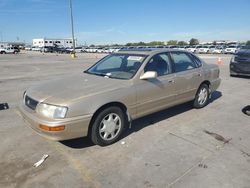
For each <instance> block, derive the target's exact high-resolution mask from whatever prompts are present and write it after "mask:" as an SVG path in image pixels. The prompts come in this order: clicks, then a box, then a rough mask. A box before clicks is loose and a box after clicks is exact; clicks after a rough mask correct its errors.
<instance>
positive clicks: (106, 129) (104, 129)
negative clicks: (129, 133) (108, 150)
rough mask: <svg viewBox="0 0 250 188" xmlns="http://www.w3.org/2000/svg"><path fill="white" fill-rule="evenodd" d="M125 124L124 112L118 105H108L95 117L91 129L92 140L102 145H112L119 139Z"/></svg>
mask: <svg viewBox="0 0 250 188" xmlns="http://www.w3.org/2000/svg"><path fill="white" fill-rule="evenodd" d="M124 125H125V115H124V112H123V111H122V110H121V109H120V108H119V107H116V106H112V107H108V108H106V109H104V110H103V111H101V112H100V113H99V114H98V115H97V117H96V118H95V120H94V122H93V126H92V129H91V140H92V142H93V143H94V144H97V145H100V146H106V145H110V144H112V143H114V142H116V141H117V140H118V139H119V136H120V135H121V133H122V131H123V129H124Z"/></svg>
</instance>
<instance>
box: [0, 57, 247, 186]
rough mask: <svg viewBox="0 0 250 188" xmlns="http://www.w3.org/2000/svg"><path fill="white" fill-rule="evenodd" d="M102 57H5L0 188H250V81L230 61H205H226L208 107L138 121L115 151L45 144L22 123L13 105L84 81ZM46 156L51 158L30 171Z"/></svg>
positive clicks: (0, 66) (85, 144) (81, 142)
mask: <svg viewBox="0 0 250 188" xmlns="http://www.w3.org/2000/svg"><path fill="white" fill-rule="evenodd" d="M102 56H103V55H99V54H80V55H78V58H77V59H71V58H70V57H69V55H58V56H57V55H55V54H45V55H42V54H40V53H35V52H30V53H22V54H18V55H0V71H1V72H0V86H1V87H0V103H4V102H8V103H9V106H10V109H8V110H2V111H0V135H1V136H0V143H1V144H0V156H1V158H0V187H6V188H9V187H23V188H33V187H46V188H48V187H60V188H61V187H76V188H78V187H79V188H80V187H83V188H85V187H107V188H109V187H115V188H118V187H126V188H127V187H133V188H134V187H157V188H161V187H176V188H177V187H185V188H186V187H190V188H195V187H197V188H200V187H202V188H206V187H213V188H215V187H220V188H221V187H225V188H230V187H232V188H235V187H245V188H247V187H250V137H249V134H250V117H249V116H247V115H245V114H243V113H242V112H241V109H242V108H243V107H244V106H246V105H249V104H250V98H249V96H250V79H248V78H238V77H230V76H229V68H228V64H229V61H230V58H231V56H230V55H201V57H202V58H203V59H204V60H205V61H206V62H207V63H215V62H216V59H217V57H221V59H222V65H220V69H221V78H222V84H221V86H220V88H219V89H218V91H217V92H215V93H214V94H213V96H212V99H211V103H210V104H209V105H208V106H207V107H206V108H204V109H200V110H196V109H193V108H192V107H191V105H190V104H183V105H180V106H177V107H174V108H171V109H168V110H164V111H161V112H158V113H155V114H153V115H150V116H147V117H145V118H142V119H139V120H136V121H134V122H133V124H132V129H130V130H128V131H126V132H125V133H124V135H123V138H122V139H121V140H120V141H119V142H117V143H115V144H113V145H111V146H108V147H100V146H95V145H92V144H91V143H90V141H89V140H88V139H86V138H80V139H76V140H70V141H64V142H54V141H50V140H46V139H45V138H43V137H41V136H39V135H37V134H36V133H35V132H34V131H33V130H31V129H30V128H28V127H27V126H26V125H25V124H24V122H23V121H22V119H21V117H20V116H19V115H18V113H17V111H16V106H17V105H18V103H19V102H20V101H21V99H22V95H23V91H24V90H25V89H26V88H27V87H30V86H32V85H35V84H39V82H40V81H42V80H51V79H54V78H56V77H61V76H64V75H69V74H73V73H79V74H81V72H82V71H83V70H84V69H85V68H86V67H88V66H89V65H91V64H93V63H94V62H95V61H96V60H97V59H99V58H101V57H102ZM204 130H208V131H210V132H214V133H217V134H219V135H221V136H223V137H224V138H225V139H231V140H230V141H229V143H226V144H224V143H223V142H221V141H219V140H217V139H215V137H216V135H215V137H214V136H213V135H209V134H206V133H205V132H204ZM217 137H219V136H218V135H217ZM122 142H125V144H121V143H122ZM43 154H48V155H49V157H48V159H47V160H46V161H45V162H44V163H43V164H42V165H41V166H40V167H38V168H35V167H33V166H32V165H33V164H34V163H35V162H37V161H38V160H40V158H41V157H42V156H43Z"/></svg>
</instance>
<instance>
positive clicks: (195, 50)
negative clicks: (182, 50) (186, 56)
mask: <svg viewBox="0 0 250 188" xmlns="http://www.w3.org/2000/svg"><path fill="white" fill-rule="evenodd" d="M201 47H202V46H201V45H196V46H190V47H189V48H187V51H189V52H192V53H196V52H198V50H199V48H201Z"/></svg>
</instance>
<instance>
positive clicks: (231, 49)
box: [224, 45, 239, 54]
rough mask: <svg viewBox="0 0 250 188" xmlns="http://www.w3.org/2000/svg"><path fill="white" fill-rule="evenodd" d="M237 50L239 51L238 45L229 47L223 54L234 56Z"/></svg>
mask: <svg viewBox="0 0 250 188" xmlns="http://www.w3.org/2000/svg"><path fill="white" fill-rule="evenodd" d="M237 50H239V46H238V45H230V46H228V47H227V48H226V49H225V51H224V53H225V54H235V53H236V52H237Z"/></svg>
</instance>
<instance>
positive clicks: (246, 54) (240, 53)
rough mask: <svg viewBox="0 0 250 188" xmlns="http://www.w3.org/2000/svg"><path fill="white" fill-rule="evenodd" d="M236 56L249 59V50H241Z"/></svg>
mask: <svg viewBox="0 0 250 188" xmlns="http://www.w3.org/2000/svg"><path fill="white" fill-rule="evenodd" d="M236 55H238V56H247V57H250V49H241V50H239V51H238V52H237V53H236Z"/></svg>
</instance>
